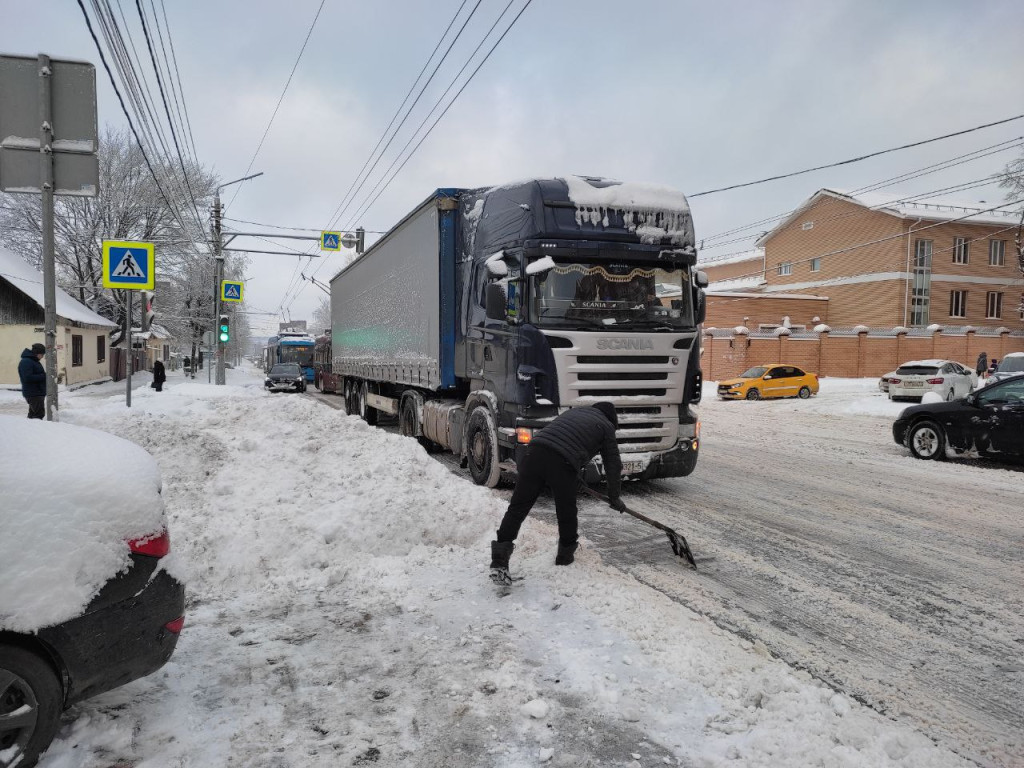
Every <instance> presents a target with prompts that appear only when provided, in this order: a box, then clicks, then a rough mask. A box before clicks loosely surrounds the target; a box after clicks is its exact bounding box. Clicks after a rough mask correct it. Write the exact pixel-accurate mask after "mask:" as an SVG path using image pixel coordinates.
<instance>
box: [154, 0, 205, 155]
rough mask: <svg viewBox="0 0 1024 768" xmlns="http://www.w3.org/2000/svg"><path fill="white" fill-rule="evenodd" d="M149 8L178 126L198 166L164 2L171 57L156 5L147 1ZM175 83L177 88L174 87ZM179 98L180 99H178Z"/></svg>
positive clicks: (165, 27)
mask: <svg viewBox="0 0 1024 768" xmlns="http://www.w3.org/2000/svg"><path fill="white" fill-rule="evenodd" d="M149 4H150V7H151V8H152V9H153V19H154V21H155V22H156V23H155V24H154V26H155V27H156V31H157V35H158V37H159V38H160V48H161V49H162V50H163V53H164V64H165V65H166V67H167V79H168V82H169V83H170V86H171V93H172V94H173V95H174V104H175V107H176V109H177V112H178V125H179V126H180V127H181V128H182V133H184V134H185V135H186V136H187V137H188V142H187V145H186V146H188V147H190V148H191V150H192V155H191V159H192V162H193V163H195V165H196V166H197V167H198V166H199V164H200V163H199V154H198V153H197V152H196V142H195V138H194V137H193V135H192V124H191V123H190V122H189V119H188V108H187V107H188V105H187V103H186V101H185V91H184V89H183V88H182V86H181V71H180V70H179V69H178V57H177V54H176V53H175V52H174V39H173V38H172V37H171V25H170V24H169V23H168V21H167V8H166V7H165V6H164V0H160V10H161V12H162V14H163V17H164V23H163V29H166V30H167V45H169V46H170V48H171V56H170V58H168V56H167V48H166V47H165V46H164V35H163V31H162V29H161V25H160V17H159V16H157V12H156V4H155V3H154V0H149ZM172 66H173V69H174V72H173V74H174V77H173V78H172V77H171V67H172ZM175 83H176V84H177V87H175ZM179 97H180V98H179Z"/></svg>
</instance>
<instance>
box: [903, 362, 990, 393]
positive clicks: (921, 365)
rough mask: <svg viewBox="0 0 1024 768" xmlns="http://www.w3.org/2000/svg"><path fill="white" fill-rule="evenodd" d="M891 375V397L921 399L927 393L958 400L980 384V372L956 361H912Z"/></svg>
mask: <svg viewBox="0 0 1024 768" xmlns="http://www.w3.org/2000/svg"><path fill="white" fill-rule="evenodd" d="M888 378H889V399H890V400H903V399H911V398H912V399H914V400H920V399H921V398H922V397H924V395H925V393H926V392H936V393H938V394H939V396H940V397H942V399H943V400H956V399H957V398H961V397H965V396H967V395H968V394H970V392H971V391H972V390H973V389H974V388H975V387H976V386H977V385H978V375H977V374H976V373H975V372H974V371H972V370H971V369H970V368H967V367H966V366H964V365H961V364H960V363H958V362H956V361H955V360H911V361H910V362H907V363H903V365H901V366H900V367H899V368H897V369H896V373H895V374H894V375H889V376H888Z"/></svg>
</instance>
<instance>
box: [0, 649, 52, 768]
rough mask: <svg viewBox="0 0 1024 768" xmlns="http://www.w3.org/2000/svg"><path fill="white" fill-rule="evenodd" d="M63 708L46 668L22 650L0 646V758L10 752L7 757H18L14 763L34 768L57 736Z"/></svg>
mask: <svg viewBox="0 0 1024 768" xmlns="http://www.w3.org/2000/svg"><path fill="white" fill-rule="evenodd" d="M62 704H63V694H62V691H61V687H60V681H59V680H58V678H57V675H56V673H55V672H54V671H53V669H52V668H51V667H50V665H49V664H47V663H46V662H45V661H43V660H42V659H41V658H39V657H38V656H36V655H35V654H34V653H30V652H29V651H26V650H25V649H23V648H17V647H14V646H8V645H0V754H4V753H5V752H7V751H8V750H12V749H13V752H10V753H8V754H9V755H10V756H11V757H14V758H15V759H16V758H18V757H19V756H20V757H21V760H20V761H17V760H16V762H19V764H21V765H35V764H36V759H37V758H38V757H39V753H40V752H43V751H44V750H45V749H46V748H47V747H48V746H50V742H51V741H53V736H54V734H55V733H56V732H57V726H58V725H59V724H60V712H61V706H62ZM15 713H17V714H15ZM4 764H5V765H6V762H5V763H4Z"/></svg>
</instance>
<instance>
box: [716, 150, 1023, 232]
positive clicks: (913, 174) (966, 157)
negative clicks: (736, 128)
mask: <svg viewBox="0 0 1024 768" xmlns="http://www.w3.org/2000/svg"><path fill="white" fill-rule="evenodd" d="M1021 146H1024V136H1018V137H1015V138H1013V139H1009V140H1007V141H1003V142H999V143H997V144H993V145H991V146H988V147H983V148H982V149H977V150H974V151H972V152H967V153H965V154H962V155H958V156H956V157H953V158H949V159H947V160H943V161H942V162H939V163H934V164H932V165H928V166H925V167H923V168H918V169H915V170H913V171H907V172H906V173H903V174H899V175H897V176H893V177H890V178H888V179H883V180H882V181H879V182H874V183H872V184H869V185H867V186H865V187H861V188H858V189H855V190H854V191H853V192H851V193H850V194H851V195H858V194H863V193H865V192H874V191H877V190H878V189H883V188H885V187H887V186H891V185H893V184H898V183H902V182H904V181H910V180H911V179H915V178H920V177H922V176H927V175H930V174H932V173H937V172H939V171H943V170H948V169H949V168H953V167H956V166H958V165H963V164H964V163H968V162H973V161H974V160H980V159H981V158H984V157H989V156H990V155H994V154H997V153H999V152H1005V151H1007V150H1010V149H1015V148H1018V147H1021ZM796 210H797V209H793V210H789V211H786V212H784V213H779V214H775V215H774V216H769V217H767V218H764V219H760V220H758V221H755V222H752V223H750V224H746V225H743V226H740V227H734V228H733V229H730V230H726V231H725V232H719V233H717V234H714V235H710V236H708V237H705V238H703V239H702V243H703V245H702V249H706V248H717V247H721V245H723V244H724V243H718V244H710V245H709V244H708V243H711V242H712V241H715V240H718V239H720V238H722V237H727V236H729V235H733V234H737V233H739V232H743V231H745V230H748V229H754V228H756V227H761V226H764V225H765V224H770V223H772V222H775V221H780V220H782V219H784V218H786V217H787V216H790V215H792V214H793V213H795V212H796ZM741 239H744V240H745V239H749V237H746V238H741ZM730 242H739V241H738V240H732V241H730Z"/></svg>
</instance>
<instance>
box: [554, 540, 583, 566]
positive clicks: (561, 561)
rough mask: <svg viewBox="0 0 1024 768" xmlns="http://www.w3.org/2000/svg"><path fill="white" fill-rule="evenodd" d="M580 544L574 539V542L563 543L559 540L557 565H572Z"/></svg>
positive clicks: (556, 557) (556, 556)
mask: <svg viewBox="0 0 1024 768" xmlns="http://www.w3.org/2000/svg"><path fill="white" fill-rule="evenodd" d="M578 546H579V542H578V541H574V542H573V543H572V544H563V543H562V542H558V554H557V555H555V565H572V563H573V560H575V559H576V558H575V557H574V555H575V553H576V548H577V547H578Z"/></svg>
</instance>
